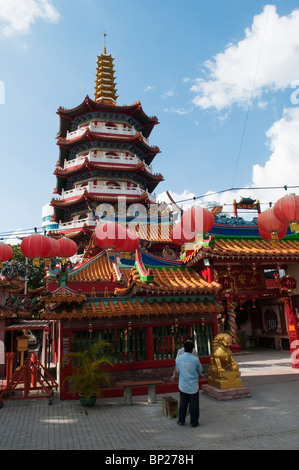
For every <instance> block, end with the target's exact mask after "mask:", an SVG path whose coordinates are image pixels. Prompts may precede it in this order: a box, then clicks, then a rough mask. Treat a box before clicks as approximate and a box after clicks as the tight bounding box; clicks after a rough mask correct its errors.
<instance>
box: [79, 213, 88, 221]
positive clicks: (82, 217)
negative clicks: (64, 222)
mask: <svg viewBox="0 0 299 470" xmlns="http://www.w3.org/2000/svg"><path fill="white" fill-rule="evenodd" d="M86 218H87V214H80V215H79V217H78V220H82V219H86Z"/></svg>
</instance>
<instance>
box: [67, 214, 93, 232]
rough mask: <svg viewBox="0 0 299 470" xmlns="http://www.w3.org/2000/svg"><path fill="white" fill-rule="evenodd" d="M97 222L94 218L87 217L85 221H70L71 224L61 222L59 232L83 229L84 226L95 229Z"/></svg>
mask: <svg viewBox="0 0 299 470" xmlns="http://www.w3.org/2000/svg"><path fill="white" fill-rule="evenodd" d="M96 222H97V221H96V219H95V218H94V217H85V218H84V219H78V220H70V221H69V222H59V230H72V229H76V228H82V227H83V226H84V225H87V226H88V227H95V226H96Z"/></svg>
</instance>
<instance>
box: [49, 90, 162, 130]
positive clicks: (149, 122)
mask: <svg viewBox="0 0 299 470" xmlns="http://www.w3.org/2000/svg"><path fill="white" fill-rule="evenodd" d="M91 112H102V113H113V114H119V115H126V116H127V115H129V116H132V117H133V118H134V119H135V120H136V121H137V122H138V123H139V124H140V125H141V126H142V134H143V135H144V137H146V138H147V137H149V135H150V133H151V131H152V130H153V127H154V126H155V125H156V124H159V121H158V118H157V117H156V116H153V117H149V116H148V115H147V114H146V113H145V112H144V111H143V109H142V105H141V103H140V101H136V102H135V103H133V104H132V105H130V106H119V105H117V104H116V103H115V102H113V101H112V100H111V101H109V102H107V101H105V100H101V101H94V100H92V99H91V98H90V97H89V96H88V95H87V96H86V98H85V99H84V101H82V103H81V104H79V105H78V106H76V107H75V108H72V109H66V108H63V107H60V108H58V110H57V114H58V115H59V116H60V118H61V121H60V131H59V136H61V137H63V136H65V135H66V133H67V131H70V130H71V122H72V120H74V119H76V118H77V117H78V116H81V115H84V114H88V113H91Z"/></svg>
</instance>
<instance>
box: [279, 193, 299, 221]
mask: <svg viewBox="0 0 299 470" xmlns="http://www.w3.org/2000/svg"><path fill="white" fill-rule="evenodd" d="M274 214H275V216H276V217H277V218H278V219H279V220H280V221H281V222H283V223H284V224H287V225H289V224H292V223H296V222H299V196H297V195H296V194H289V195H288V196H284V197H282V198H280V199H278V201H277V202H276V203H275V205H274Z"/></svg>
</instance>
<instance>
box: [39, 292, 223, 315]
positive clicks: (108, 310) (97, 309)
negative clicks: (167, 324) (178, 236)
mask: <svg viewBox="0 0 299 470" xmlns="http://www.w3.org/2000/svg"><path fill="white" fill-rule="evenodd" d="M222 311H223V307H222V306H219V305H218V304H217V303H216V302H215V301H214V299H213V297H211V296H202V298H201V299H196V300H192V299H183V298H181V299H178V298H175V299H171V298H163V297H161V298H160V299H156V298H155V299H152V300H151V301H149V300H148V299H138V298H137V299H106V300H104V301H103V300H100V299H97V300H96V299H92V300H90V301H88V302H85V303H83V304H82V305H80V306H75V305H74V306H73V308H72V309H69V308H66V306H65V307H64V306H61V305H57V306H56V307H54V308H52V309H51V310H47V311H46V312H44V313H43V314H42V315H41V317H42V318H43V319H48V320H52V319H53V320H54V319H78V318H80V319H82V320H83V319H89V318H103V319H109V318H122V317H125V318H130V317H139V318H143V317H159V316H168V315H169V316H171V315H172V316H174V315H175V316H176V317H178V319H179V318H180V317H181V316H183V317H184V316H185V315H194V316H195V317H197V319H198V316H199V315H200V319H201V320H206V321H208V320H211V317H210V315H212V314H218V313H221V312H222Z"/></svg>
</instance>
